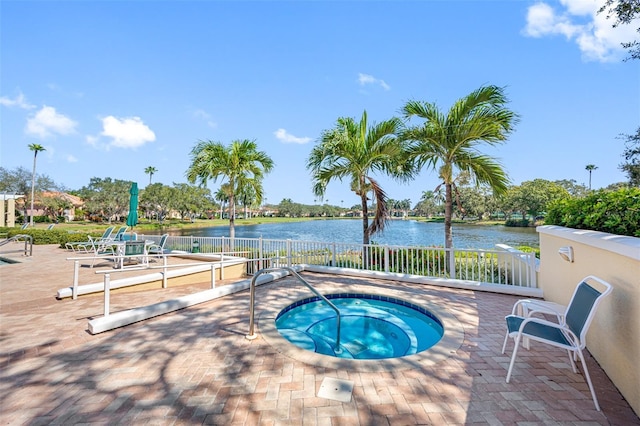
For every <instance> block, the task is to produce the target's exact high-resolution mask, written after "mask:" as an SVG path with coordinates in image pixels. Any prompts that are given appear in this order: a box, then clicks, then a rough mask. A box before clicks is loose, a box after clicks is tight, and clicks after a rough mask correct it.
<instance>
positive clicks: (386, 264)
mask: <svg viewBox="0 0 640 426" xmlns="http://www.w3.org/2000/svg"><path fill="white" fill-rule="evenodd" d="M382 250H384V271H385V272H389V252H390V251H391V249H390V248H389V247H387V246H382Z"/></svg>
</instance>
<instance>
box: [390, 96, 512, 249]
mask: <svg viewBox="0 0 640 426" xmlns="http://www.w3.org/2000/svg"><path fill="white" fill-rule="evenodd" d="M507 102H508V100H507V98H506V96H505V94H504V90H503V89H502V88H500V87H496V86H483V87H480V88H479V89H477V90H475V91H473V92H471V93H470V94H469V95H467V96H465V97H463V98H461V99H459V100H458V101H456V102H455V103H454V104H453V106H452V107H451V108H450V109H449V112H448V113H447V115H445V114H443V113H442V112H441V111H440V110H439V109H438V107H437V105H436V104H435V103H427V102H424V103H423V102H418V101H409V102H407V103H406V105H404V107H403V108H402V111H403V114H404V116H405V118H407V119H410V118H413V117H419V118H421V119H424V120H425V121H424V123H423V124H422V125H418V126H414V127H410V128H408V129H407V130H406V131H405V133H404V135H403V137H404V138H406V139H407V140H411V141H413V146H412V147H411V149H410V157H411V158H412V159H413V160H414V161H415V162H416V166H417V167H418V168H420V169H421V168H422V167H423V166H425V165H427V166H428V167H430V168H432V169H434V170H436V168H437V170H438V176H439V178H440V179H442V185H444V188H445V213H444V232H445V248H451V247H453V239H452V235H451V218H452V215H453V188H454V184H455V182H454V180H455V179H456V177H457V176H460V175H461V174H462V175H463V174H464V173H465V172H467V173H468V174H469V176H470V178H471V179H472V180H473V181H475V183H476V185H480V184H483V183H485V184H487V185H488V186H489V187H490V188H492V190H493V191H494V192H495V193H496V194H501V193H503V192H504V191H506V189H507V185H508V183H509V179H508V177H507V175H506V172H505V171H504V170H503V169H502V166H501V165H500V163H499V162H498V161H497V160H495V159H494V158H492V157H490V156H487V155H484V154H482V153H480V152H479V151H478V145H480V144H481V143H486V144H488V145H496V144H500V143H503V142H504V141H505V140H506V139H507V136H508V135H509V134H510V133H511V132H512V131H513V126H514V125H515V124H516V123H517V121H518V115H517V114H516V113H514V112H512V111H511V110H509V109H507V108H506V107H505V104H506V103H507Z"/></svg>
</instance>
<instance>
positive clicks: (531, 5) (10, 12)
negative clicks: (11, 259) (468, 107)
mask: <svg viewBox="0 0 640 426" xmlns="http://www.w3.org/2000/svg"><path fill="white" fill-rule="evenodd" d="M601 1H602V0H599V1H596V2H592V1H589V0H563V1H542V2H533V1H531V2H530V1H446V2H445V1H346V2H340V1H325V2H323V1H298V2H293V1H287V2H285V1H257V2H249V1H236V2H232V1H204V0H202V1H190V2H188V1H187V2H185V1H107V2H98V1H87V2H79V1H67V2H58V1H39V2H36V1H28V0H27V1H11V0H9V1H6V0H5V1H2V2H1V3H0V36H1V40H0V55H1V56H0V71H1V74H0V114H1V115H0V124H1V126H0V138H1V151H0V164H1V165H2V167H5V168H7V169H14V168H16V167H18V166H23V167H25V168H27V169H28V170H31V165H32V161H33V153H32V152H31V151H29V149H28V147H27V146H28V145H29V144H31V143H39V144H42V145H43V146H44V147H45V148H46V151H45V152H43V153H41V154H39V155H38V166H37V171H38V172H39V173H43V174H47V175H48V176H50V177H51V178H52V179H53V180H54V181H56V182H57V183H60V184H63V185H65V186H66V187H67V188H70V189H79V188H80V187H82V186H84V185H87V184H88V182H89V179H90V178H92V177H100V178H106V177H111V178H114V179H122V180H130V181H137V182H139V184H140V186H141V187H144V186H146V185H147V184H148V182H149V176H148V175H146V174H145V173H144V169H145V168H146V167H148V166H153V167H155V168H156V169H157V170H158V172H157V173H156V174H155V175H154V176H153V182H162V183H164V184H167V185H171V184H172V183H173V182H176V183H177V182H186V178H185V171H186V169H187V168H188V166H189V152H190V150H191V149H192V147H193V146H194V145H195V143H196V142H197V141H198V140H207V139H210V140H215V141H220V142H223V143H225V144H228V143H230V142H231V141H232V140H235V139H254V140H256V142H257V144H258V146H259V148H260V149H261V150H263V151H266V152H267V154H268V155H270V156H271V158H273V160H274V162H275V168H274V171H273V172H272V173H271V174H270V175H268V176H267V178H266V179H265V182H264V184H265V188H266V198H267V202H268V203H278V202H280V201H281V200H282V199H283V198H291V199H292V200H293V201H295V202H300V203H305V204H312V203H314V202H315V200H314V196H313V194H312V192H311V186H312V185H311V177H310V175H309V172H308V171H307V170H306V167H305V164H306V160H307V157H308V155H309V152H310V151H311V149H312V147H313V145H314V143H316V141H317V138H318V137H319V135H320V133H321V132H322V130H323V129H328V128H331V127H333V126H334V125H335V122H336V119H337V118H338V117H342V116H349V117H354V118H357V119H359V118H360V116H361V114H362V112H363V111H364V110H365V109H366V110H367V113H368V115H369V119H370V120H374V121H381V120H385V119H388V118H390V117H391V116H393V115H398V114H399V110H400V108H401V106H402V105H403V103H404V102H406V101H407V100H411V99H415V100H420V101H428V102H436V103H437V104H438V105H439V106H440V108H441V109H443V110H448V108H449V107H450V106H451V104H452V103H453V102H454V101H455V100H456V99H458V98H460V97H462V96H464V95H466V94H468V93H469V92H471V91H473V90H475V89H477V88H478V87H480V86H481V85H485V84H494V85H497V86H503V87H506V92H507V95H508V96H509V99H510V100H511V102H510V107H511V108H512V109H513V110H514V111H516V112H517V113H518V114H520V116H521V121H520V123H519V124H518V125H517V127H516V131H515V132H514V133H513V134H512V135H511V137H510V139H509V140H508V141H507V143H506V144H504V145H501V146H499V147H497V148H487V149H485V150H484V152H485V153H487V154H490V155H492V156H495V157H497V158H498V159H499V160H500V161H501V163H502V164H503V166H504V167H505V169H506V170H507V172H508V174H509V176H510V178H511V180H512V183H514V184H520V183H521V182H523V181H526V180H532V179H535V178H543V179H548V180H558V179H575V180H576V181H577V182H578V183H584V184H587V183H588V178H589V175H588V172H587V171H586V170H585V166H586V165H587V164H595V165H596V166H597V167H598V169H597V170H595V171H594V172H593V176H592V186H593V187H594V188H599V187H604V186H607V185H608V184H611V183H614V182H620V181H623V180H625V177H624V175H623V174H622V173H621V172H620V171H619V170H618V165H619V164H620V162H621V161H622V157H621V154H622V151H623V149H624V143H623V141H622V140H621V139H618V136H619V134H620V133H627V134H629V133H634V132H635V129H636V128H637V127H638V126H639V125H640V72H639V71H640V61H628V62H623V61H622V59H623V58H624V57H625V56H626V53H625V51H624V50H622V49H621V48H620V47H619V44H620V42H621V41H629V40H631V39H633V37H634V36H635V37H637V34H636V33H635V32H634V28H638V26H639V25H638V22H637V21H636V22H635V23H633V25H631V26H630V27H622V28H618V29H617V30H613V29H611V24H612V22H611V21H607V20H606V19H605V17H604V16H603V15H596V14H595V13H594V11H595V10H596V9H597V8H598V5H599V3H600V2H601ZM380 181H381V182H382V184H383V188H384V189H385V190H386V191H387V193H388V195H389V197H391V198H394V199H405V198H409V199H411V200H412V203H415V202H417V201H418V200H419V199H420V195H421V194H422V192H423V191H425V190H433V189H434V188H435V187H436V186H437V185H438V183H439V182H438V179H437V176H436V174H435V173H434V172H432V171H428V170H425V171H423V172H422V173H421V174H420V176H419V177H418V178H417V179H416V180H415V181H413V182H411V183H409V184H400V183H396V182H394V181H391V180H389V179H386V178H384V177H381V178H380ZM219 183H220V182H218V183H215V184H214V183H213V182H211V183H210V185H209V187H210V188H211V189H212V190H213V191H215V190H216V189H217V188H218V187H219ZM325 199H326V200H328V202H329V203H330V204H334V205H344V206H345V207H347V206H352V205H354V204H357V203H358V198H357V197H356V196H355V195H354V194H353V193H351V192H350V191H349V187H348V182H344V183H340V182H336V183H333V184H331V185H330V186H329V188H328V191H327V194H326V196H325Z"/></svg>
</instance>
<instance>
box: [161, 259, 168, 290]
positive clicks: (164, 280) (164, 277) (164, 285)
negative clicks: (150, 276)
mask: <svg viewBox="0 0 640 426" xmlns="http://www.w3.org/2000/svg"><path fill="white" fill-rule="evenodd" d="M162 288H167V255H166V254H163V255H162Z"/></svg>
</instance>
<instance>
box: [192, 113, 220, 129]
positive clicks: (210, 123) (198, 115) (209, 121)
mask: <svg viewBox="0 0 640 426" xmlns="http://www.w3.org/2000/svg"><path fill="white" fill-rule="evenodd" d="M193 116H194V117H195V118H197V119H198V120H204V121H206V123H207V126H209V127H211V128H212V129H215V128H216V127H218V123H216V122H215V121H213V118H212V117H211V114H209V113H208V112H206V111H205V110H203V109H196V110H195V111H193Z"/></svg>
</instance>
